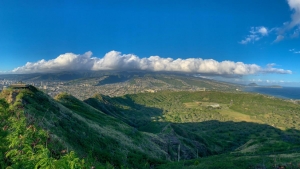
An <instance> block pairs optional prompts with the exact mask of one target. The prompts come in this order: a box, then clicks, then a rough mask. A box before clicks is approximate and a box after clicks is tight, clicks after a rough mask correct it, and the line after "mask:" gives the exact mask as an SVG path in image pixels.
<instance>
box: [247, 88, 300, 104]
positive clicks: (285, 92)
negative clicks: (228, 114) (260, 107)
mask: <svg viewBox="0 0 300 169" xmlns="http://www.w3.org/2000/svg"><path fill="white" fill-rule="evenodd" d="M242 91H243V92H248V93H259V94H263V95H266V96H270V97H275V98H279V99H284V100H289V101H291V100H292V101H295V102H297V101H300V87H281V88H279V87H265V86H263V87H261V86H255V87H254V86H245V87H244V88H243V89H242Z"/></svg>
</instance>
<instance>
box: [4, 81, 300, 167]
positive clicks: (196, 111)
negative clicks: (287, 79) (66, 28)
mask: <svg viewBox="0 0 300 169" xmlns="http://www.w3.org/2000/svg"><path fill="white" fill-rule="evenodd" d="M0 98H3V99H5V100H6V101H7V102H8V103H9V105H10V107H16V108H18V110H21V112H20V113H21V115H22V113H23V114H24V118H25V119H26V126H27V128H28V127H29V126H30V125H34V126H36V128H40V129H43V130H45V131H46V132H47V133H49V136H48V140H49V141H48V142H47V144H44V146H45V145H48V148H49V151H50V154H51V156H50V157H51V158H55V159H56V160H57V161H59V160H60V159H64V158H63V157H64V156H63V154H62V153H61V152H64V151H65V150H66V151H67V152H73V151H74V152H75V153H76V154H77V155H78V158H80V159H85V160H86V163H85V164H86V166H88V167H91V166H97V167H98V168H113V167H114V168H122V167H128V168H259V167H261V168H263V167H272V166H273V167H274V165H276V166H279V165H284V166H286V167H287V166H289V167H290V168H297V164H298V163H300V160H299V159H300V153H299V151H300V132H299V130H300V125H299V123H300V122H299V121H300V119H299V118H300V116H299V112H300V105H299V104H296V103H292V102H288V101H285V100H281V99H276V98H269V97H267V96H264V95H260V94H250V93H237V92H235V93H233V92H220V91H199V92H188V91H180V92H174V91H160V92H157V93H140V94H127V95H124V96H120V97H109V96H105V95H101V94H96V95H95V96H94V97H92V98H89V99H86V100H84V101H81V100H78V99H77V98H75V97H73V96H72V95H69V94H67V93H61V94H59V95H57V96H56V97H55V98H54V99H53V98H51V97H50V96H48V95H47V94H45V93H43V92H42V91H40V90H38V89H36V88H34V87H32V86H31V87H30V88H29V89H25V90H12V89H8V90H4V91H2V93H1V96H0ZM18 116H20V114H19V115H17V117H18ZM17 121H18V120H17ZM0 124H3V125H2V126H1V127H2V130H3V131H2V132H4V128H5V126H7V121H5V120H4V121H3V120H2V122H1V123H0ZM4 133H5V132H4ZM0 134H1V133H0ZM0 149H1V146H0ZM2 149H3V150H2V151H3V152H2V154H4V156H5V152H4V151H9V150H6V148H4V147H2ZM0 157H1V156H0ZM2 158H4V159H5V160H6V161H7V160H9V158H10V156H8V157H2ZM11 158H12V157H11ZM74 158H75V157H74ZM76 158H77V157H76ZM5 160H4V161H5ZM77 161H78V160H77ZM3 164H5V165H7V163H3ZM8 164H10V163H8Z"/></svg>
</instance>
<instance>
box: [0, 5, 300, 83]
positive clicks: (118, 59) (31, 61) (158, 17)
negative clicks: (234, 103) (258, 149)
mask: <svg viewBox="0 0 300 169" xmlns="http://www.w3.org/2000/svg"><path fill="white" fill-rule="evenodd" d="M299 33H300V0H276V1H269V0H243V1H237V0H226V1H224V0H209V1H208V0H184V1H183V0H181V1H178V0H173V1H169V0H151V1H150V0H149V1H147V0H143V1H140V0H128V1H123V0H107V1H105V0H103V1H97V0H85V1H83V0H82V1H76V0H72V1H71V0H53V1H49V2H48V1H40V0H31V1H26V2H25V1H22V0H19V1H17V0H2V1H0V73H42V72H57V71H73V70H76V71H78V70H79V71H80V70H121V71H122V70H147V71H168V72H183V73H194V74H197V75H199V76H203V77H207V78H213V79H219V80H225V81H230V82H237V83H250V82H256V83H258V84H263V85H268V84H270V85H272V84H280V85H283V86H300V66H298V65H299V62H300V38H299Z"/></svg>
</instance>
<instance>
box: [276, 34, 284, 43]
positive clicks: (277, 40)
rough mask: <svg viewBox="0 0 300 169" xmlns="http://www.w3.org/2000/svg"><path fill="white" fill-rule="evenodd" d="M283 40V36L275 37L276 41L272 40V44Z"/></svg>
mask: <svg viewBox="0 0 300 169" xmlns="http://www.w3.org/2000/svg"><path fill="white" fill-rule="evenodd" d="M283 39H284V36H283V35H277V37H276V39H275V40H274V42H280V41H282V40H283Z"/></svg>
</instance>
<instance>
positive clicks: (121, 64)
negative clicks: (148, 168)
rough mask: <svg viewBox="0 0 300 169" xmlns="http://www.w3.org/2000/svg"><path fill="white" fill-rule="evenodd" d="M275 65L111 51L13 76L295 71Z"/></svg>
mask: <svg viewBox="0 0 300 169" xmlns="http://www.w3.org/2000/svg"><path fill="white" fill-rule="evenodd" d="M273 66H274V64H271V65H268V66H267V67H266V68H262V67H260V66H258V65H256V64H245V63H243V62H233V61H222V62H218V61H216V60H213V59H202V58H187V59H180V58H179V59H172V58H162V57H159V56H150V57H148V58H140V57H138V56H136V55H134V54H121V52H118V51H110V52H108V53H106V54H105V55H104V57H103V58H97V57H93V56H92V52H86V53H84V54H83V55H78V54H74V53H65V54H62V55H59V56H58V57H57V58H55V59H51V60H48V61H46V60H44V59H43V60H40V61H37V62H34V63H32V62H27V63H26V64H25V65H24V66H21V67H17V68H15V69H13V70H12V72H13V73H46V72H59V71H79V70H95V71H96V70H146V71H168V72H186V73H203V74H215V75H224V76H225V75H249V74H259V73H279V74H291V73H292V71H290V70H284V69H277V68H274V67H273Z"/></svg>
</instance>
